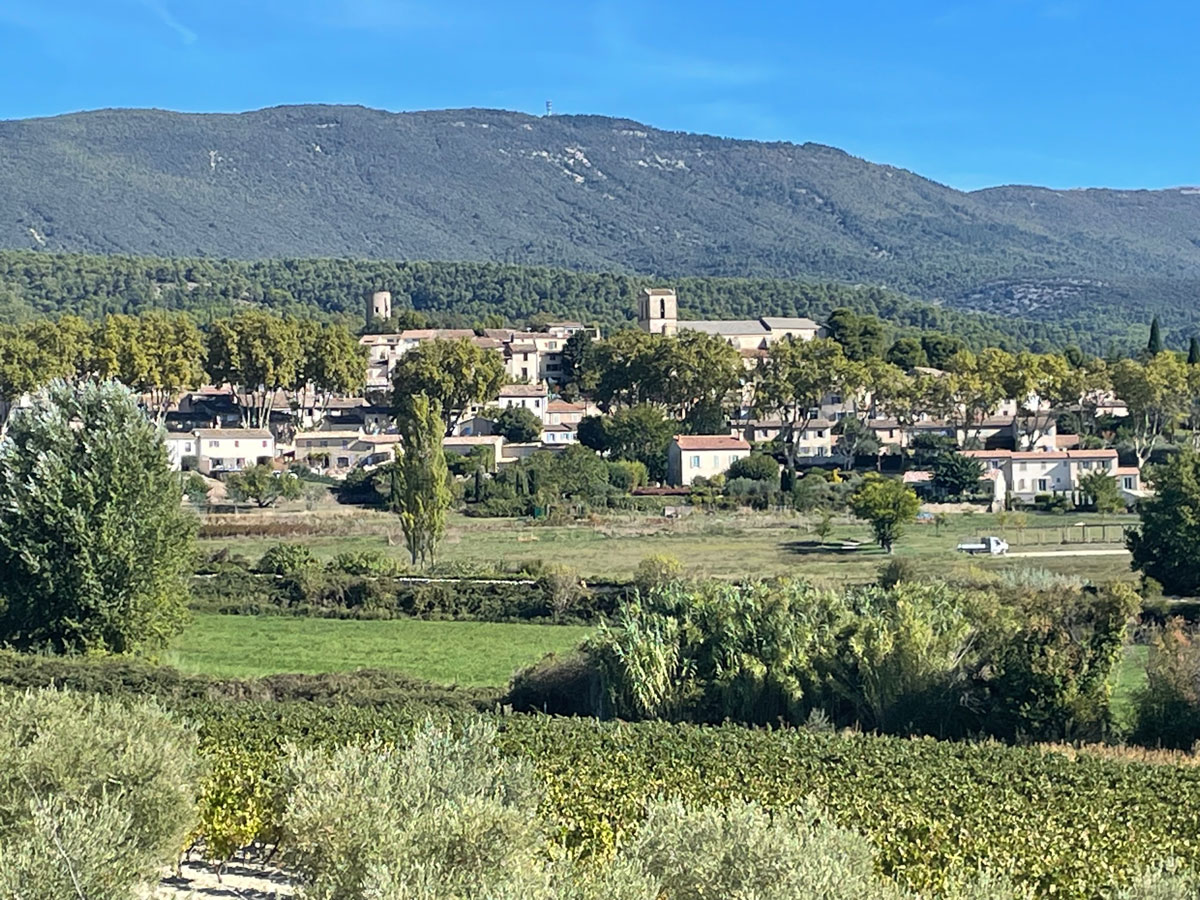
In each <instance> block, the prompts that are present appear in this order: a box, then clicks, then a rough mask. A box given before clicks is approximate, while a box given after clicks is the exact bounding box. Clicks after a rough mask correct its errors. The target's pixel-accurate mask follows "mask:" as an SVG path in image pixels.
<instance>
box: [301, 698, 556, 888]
mask: <svg viewBox="0 0 1200 900" xmlns="http://www.w3.org/2000/svg"><path fill="white" fill-rule="evenodd" d="M494 736H495V728H494V726H491V725H488V724H485V723H483V722H478V721H476V722H472V723H469V724H468V725H466V726H465V728H464V729H463V731H462V733H461V734H460V735H454V734H452V733H451V732H449V731H448V730H445V729H441V728H437V727H435V726H433V725H432V724H428V723H427V724H426V725H425V726H424V727H422V728H420V729H419V730H418V731H417V733H416V734H415V735H414V737H413V739H412V742H411V743H410V744H409V745H408V746H407V747H405V748H404V749H402V750H400V749H397V748H395V747H392V746H388V745H386V744H381V743H374V744H371V745H369V746H367V747H365V748H356V747H344V748H341V749H338V750H335V751H333V752H332V753H326V752H322V751H320V750H315V751H304V750H293V751H292V752H291V753H290V754H289V757H288V760H287V766H288V776H287V780H288V782H289V783H290V785H291V791H290V797H289V799H288V801H287V808H286V811H285V812H284V816H283V827H284V833H285V837H286V842H287V847H288V858H289V861H290V863H291V865H292V866H293V867H294V870H295V871H296V873H297V875H298V876H299V880H300V883H301V884H302V885H303V887H304V890H305V896H306V897H308V898H312V900H359V898H364V900H365V898H367V897H401V896H421V897H427V898H442V897H445V898H447V900H448V898H452V897H463V896H493V895H495V893H496V892H498V891H508V892H511V894H512V896H514V897H515V896H520V894H521V892H527V895H528V894H532V893H533V892H534V891H536V890H537V889H538V887H539V884H544V883H545V879H546V874H545V870H544V865H543V863H542V862H541V856H540V853H541V851H542V846H543V835H542V833H541V831H540V823H539V819H538V814H537V809H538V800H539V796H538V792H537V790H536V789H535V787H534V780H533V771H532V766H531V765H530V764H529V763H527V762H523V761H518V760H503V759H501V757H500V754H499V751H498V750H497V749H496V747H495V744H494V743H493V738H494Z"/></svg>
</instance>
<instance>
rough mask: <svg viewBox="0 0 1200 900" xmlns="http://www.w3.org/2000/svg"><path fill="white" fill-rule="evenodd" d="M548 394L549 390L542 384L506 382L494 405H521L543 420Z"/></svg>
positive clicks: (502, 407) (504, 406) (506, 406)
mask: <svg viewBox="0 0 1200 900" xmlns="http://www.w3.org/2000/svg"><path fill="white" fill-rule="evenodd" d="M549 396H550V392H549V391H548V390H546V385H544V384H506V385H505V386H504V387H502V388H500V396H499V397H498V398H497V399H496V403H495V405H496V406H498V407H500V408H501V409H508V408H509V407H510V406H521V407H524V408H525V409H527V410H529V411H530V412H531V413H533V414H534V415H535V416H537V417H538V418H539V419H541V420H542V421H545V419H546V410H547V408H548V406H549ZM489 405H490V404H489Z"/></svg>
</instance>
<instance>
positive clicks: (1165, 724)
mask: <svg viewBox="0 0 1200 900" xmlns="http://www.w3.org/2000/svg"><path fill="white" fill-rule="evenodd" d="M1149 650H1150V653H1149V658H1148V660H1147V663H1146V684H1145V686H1144V687H1143V688H1141V690H1139V691H1138V692H1137V694H1136V696H1135V700H1134V705H1135V709H1136V716H1137V725H1136V728H1135V731H1134V740H1136V741H1138V742H1140V743H1145V744H1158V745H1161V746H1164V747H1174V748H1177V749H1187V748H1190V747H1191V746H1192V745H1193V744H1194V743H1195V742H1196V741H1197V740H1200V640H1197V638H1196V635H1195V633H1194V632H1190V631H1189V630H1188V629H1187V628H1186V627H1185V625H1184V623H1183V621H1182V620H1181V619H1178V618H1175V619H1171V620H1170V621H1169V622H1167V624H1166V626H1164V627H1163V628H1161V629H1159V630H1158V631H1157V633H1156V634H1155V635H1154V637H1153V640H1152V641H1151V642H1150V648H1149Z"/></svg>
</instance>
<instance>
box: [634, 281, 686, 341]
mask: <svg viewBox="0 0 1200 900" xmlns="http://www.w3.org/2000/svg"><path fill="white" fill-rule="evenodd" d="M678 319H679V312H678V302H677V301H676V299H675V291H673V290H672V289H671V288H642V296H641V297H639V298H638V325H640V326H641V328H642V330H643V331H648V332H650V333H651V334H668V335H673V334H675V332H676V330H677V322H678Z"/></svg>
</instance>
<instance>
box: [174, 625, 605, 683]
mask: <svg viewBox="0 0 1200 900" xmlns="http://www.w3.org/2000/svg"><path fill="white" fill-rule="evenodd" d="M589 630H590V629H588V628H582V627H575V626H568V625H525V624H507V623H494V622H437V621H423V620H419V619H389V620H384V621H340V620H334V619H310V618H291V617H284V616H222V615H211V614H206V615H197V616H196V617H195V620H194V621H193V622H192V624H191V625H189V626H188V628H187V629H186V630H185V631H184V632H183V634H181V635H180V636H179V637H178V638H177V639H176V641H175V644H174V646H173V648H172V649H171V651H169V653H168V656H167V658H166V659H165V660H164V661H165V662H167V663H169V664H171V665H174V666H176V667H178V668H180V669H182V670H183V671H185V672H195V673H202V674H206V675H214V676H222V677H254V676H259V675H272V674H276V673H281V672H306V673H314V672H346V671H352V670H354V669H361V668H380V669H394V670H396V671H399V672H403V673H404V674H406V675H410V676H412V677H414V678H421V679H424V680H426V681H432V682H436V683H438V684H459V685H464V686H500V685H504V684H506V683H507V682H508V679H509V676H510V675H512V673H513V672H514V671H515V670H516V669H518V668H520V667H521V666H525V665H528V664H530V663H533V662H536V661H537V660H539V659H540V658H541V657H542V656H544V655H545V654H547V653H550V652H562V651H564V650H569V649H571V648H572V647H574V646H575V645H576V644H577V643H579V641H580V640H582V639H583V638H584V637H585V636H586V635H587V633H588V631H589Z"/></svg>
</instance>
